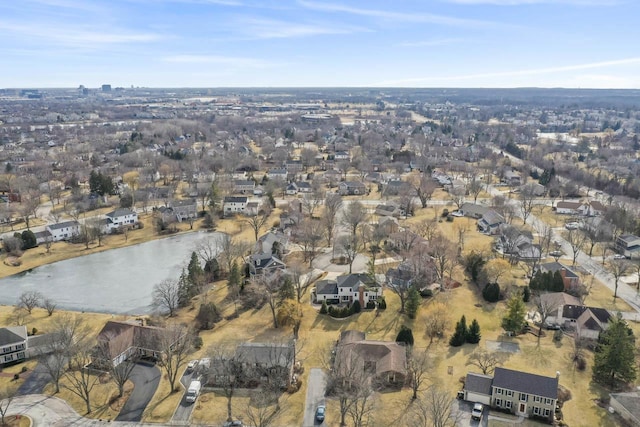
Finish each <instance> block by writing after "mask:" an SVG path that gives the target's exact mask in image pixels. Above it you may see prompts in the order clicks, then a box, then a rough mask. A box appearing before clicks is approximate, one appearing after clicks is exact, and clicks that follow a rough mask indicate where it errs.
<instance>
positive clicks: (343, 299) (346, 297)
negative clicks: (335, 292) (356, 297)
mask: <svg viewBox="0 0 640 427" xmlns="http://www.w3.org/2000/svg"><path fill="white" fill-rule="evenodd" d="M341 299H342V301H349V296H348V295H343V296H342V297H341Z"/></svg>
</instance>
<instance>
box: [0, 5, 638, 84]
mask: <svg viewBox="0 0 640 427" xmlns="http://www.w3.org/2000/svg"><path fill="white" fill-rule="evenodd" d="M638 17H640V1H639V0H393V1H392V0H354V1H338V0H265V1H258V0H94V1H90V0H19V1H15V0H11V1H10V0H6V1H2V2H0V58H1V59H0V64H1V65H0V88H25V87H39V88H44V87H78V86H79V85H85V86H86V87H98V86H100V85H102V84H111V85H112V86H114V87H116V86H122V87H130V86H132V85H133V86H140V87H501V88H502V87H507V88H508V87H568V88H635V89H637V88H640V43H639V41H640V25H638Z"/></svg>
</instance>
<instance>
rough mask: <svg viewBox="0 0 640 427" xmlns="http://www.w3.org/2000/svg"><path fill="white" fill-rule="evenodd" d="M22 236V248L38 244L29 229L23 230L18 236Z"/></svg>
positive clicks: (33, 246)
mask: <svg viewBox="0 0 640 427" xmlns="http://www.w3.org/2000/svg"><path fill="white" fill-rule="evenodd" d="M20 237H21V238H22V249H23V250H27V249H31V248H35V247H36V246H38V241H37V239H36V235H35V234H33V231H31V230H25V231H23V232H22V235H21V236H20Z"/></svg>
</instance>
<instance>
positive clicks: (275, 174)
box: [267, 168, 288, 181]
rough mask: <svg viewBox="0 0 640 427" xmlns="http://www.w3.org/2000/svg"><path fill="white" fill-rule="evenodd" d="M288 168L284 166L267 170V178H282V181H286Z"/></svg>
mask: <svg viewBox="0 0 640 427" xmlns="http://www.w3.org/2000/svg"><path fill="white" fill-rule="evenodd" d="M287 176H288V173H287V170H286V169H283V168H274V169H270V170H269V171H268V172H267V178H269V179H270V180H272V181H273V180H280V181H286V180H287Z"/></svg>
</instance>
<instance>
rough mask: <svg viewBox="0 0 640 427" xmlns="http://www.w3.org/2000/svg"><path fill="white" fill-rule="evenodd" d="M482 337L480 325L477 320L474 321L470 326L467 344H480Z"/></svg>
mask: <svg viewBox="0 0 640 427" xmlns="http://www.w3.org/2000/svg"><path fill="white" fill-rule="evenodd" d="M481 337H482V335H481V334H480V324H479V323H478V321H477V320H476V319H473V320H472V321H471V325H469V330H468V331H467V342H468V343H469V344H478V343H479V342H480V338H481Z"/></svg>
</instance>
